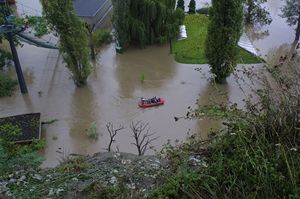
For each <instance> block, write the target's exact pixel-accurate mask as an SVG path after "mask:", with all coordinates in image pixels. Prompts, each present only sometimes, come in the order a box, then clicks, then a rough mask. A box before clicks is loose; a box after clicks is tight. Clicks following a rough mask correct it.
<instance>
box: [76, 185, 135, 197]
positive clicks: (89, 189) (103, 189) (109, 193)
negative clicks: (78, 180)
mask: <svg viewBox="0 0 300 199" xmlns="http://www.w3.org/2000/svg"><path fill="white" fill-rule="evenodd" d="M81 194H82V195H84V196H86V197H87V198H95V199H96V198H105V199H116V198H120V199H121V198H132V197H131V196H132V195H131V194H130V191H129V190H128V188H127V187H126V185H125V184H124V183H118V184H116V185H115V186H103V185H101V184H99V183H97V182H92V183H90V184H89V185H88V186H86V187H85V188H84V189H83V190H82V191H81Z"/></svg>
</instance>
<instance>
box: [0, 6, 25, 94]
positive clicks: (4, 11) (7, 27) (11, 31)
mask: <svg viewBox="0 0 300 199" xmlns="http://www.w3.org/2000/svg"><path fill="white" fill-rule="evenodd" d="M0 6H1V9H0V14H1V15H2V17H3V18H4V20H5V22H4V24H2V25H1V28H0V32H2V33H5V34H6V37H7V40H8V42H9V45H10V49H11V53H12V56H13V61H14V64H15V69H16V73H17V77H18V81H19V86H20V90H21V93H23V94H26V93H28V90H27V86H26V82H25V79H24V76H23V72H22V68H21V64H20V61H19V57H18V53H17V50H16V46H15V44H14V36H15V35H16V34H17V33H19V32H22V31H23V30H24V29H25V27H24V26H22V27H20V28H17V27H16V25H15V24H14V23H10V22H9V20H8V18H9V17H10V11H9V8H8V7H7V6H8V5H7V2H6V0H0Z"/></svg>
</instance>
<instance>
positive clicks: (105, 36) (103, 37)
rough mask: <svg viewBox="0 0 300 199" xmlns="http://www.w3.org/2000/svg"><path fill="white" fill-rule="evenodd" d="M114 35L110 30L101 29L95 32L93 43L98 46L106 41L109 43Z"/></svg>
mask: <svg viewBox="0 0 300 199" xmlns="http://www.w3.org/2000/svg"><path fill="white" fill-rule="evenodd" d="M111 39H112V37H111V35H110V32H109V31H108V30H103V29H99V30H97V31H96V32H94V33H93V43H94V45H95V46H96V47H100V46H101V45H103V44H105V43H109V42H110V41H111Z"/></svg>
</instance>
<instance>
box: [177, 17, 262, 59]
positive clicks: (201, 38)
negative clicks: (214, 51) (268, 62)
mask: <svg viewBox="0 0 300 199" xmlns="http://www.w3.org/2000/svg"><path fill="white" fill-rule="evenodd" d="M184 24H185V26H186V30H187V35H188V38H187V39H185V40H180V41H177V40H176V41H174V42H173V53H174V54H175V60H176V61H177V62H180V63H188V64H207V59H206V57H205V40H206V37H207V28H208V24H209V19H208V17H206V16H204V15H187V16H186V17H185V22H184ZM195 41H197V42H195ZM238 51H239V55H238V63H245V64H250V63H260V62H261V61H260V60H259V59H258V58H256V57H255V56H254V55H252V54H250V53H248V52H247V51H245V50H243V49H241V48H238Z"/></svg>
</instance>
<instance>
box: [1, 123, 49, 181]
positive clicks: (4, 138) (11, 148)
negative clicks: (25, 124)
mask: <svg viewBox="0 0 300 199" xmlns="http://www.w3.org/2000/svg"><path fill="white" fill-rule="evenodd" d="M20 134H21V130H20V128H19V127H18V126H14V125H12V124H10V123H6V124H2V125H0V168H1V170H0V176H1V175H3V174H5V173H6V172H13V171H15V170H20V169H28V168H32V169H34V168H37V167H38V166H39V165H40V164H41V162H42V161H43V158H42V157H40V156H39V155H38V154H37V151H39V150H41V149H43V148H44V146H45V142H44V141H33V142H32V143H31V144H30V145H24V146H21V145H16V144H15V139H16V138H17V137H18V136H19V135H20Z"/></svg>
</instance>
